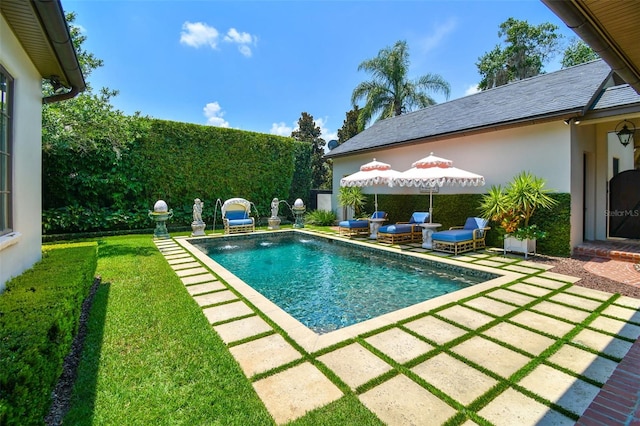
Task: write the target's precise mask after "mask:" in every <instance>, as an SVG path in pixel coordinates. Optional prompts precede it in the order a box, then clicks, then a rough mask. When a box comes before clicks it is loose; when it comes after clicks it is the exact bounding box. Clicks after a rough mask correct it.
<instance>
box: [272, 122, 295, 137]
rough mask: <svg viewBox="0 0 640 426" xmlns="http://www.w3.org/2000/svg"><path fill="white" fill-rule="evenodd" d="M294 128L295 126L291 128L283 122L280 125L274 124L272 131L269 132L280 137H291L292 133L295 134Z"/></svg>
mask: <svg viewBox="0 0 640 426" xmlns="http://www.w3.org/2000/svg"><path fill="white" fill-rule="evenodd" d="M294 128H295V126H294V127H289V126H287V125H286V124H285V123H284V122H283V121H281V122H280V123H273V124H272V125H271V130H269V133H270V134H272V135H278V136H291V132H293V129H294Z"/></svg>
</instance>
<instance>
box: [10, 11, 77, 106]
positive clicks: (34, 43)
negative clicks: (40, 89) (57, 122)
mask: <svg viewBox="0 0 640 426" xmlns="http://www.w3.org/2000/svg"><path fill="white" fill-rule="evenodd" d="M0 13H2V16H3V17H4V18H5V19H6V21H7V23H8V24H9V26H10V27H11V29H12V31H13V33H14V34H15V36H16V38H17V39H18V41H19V42H20V44H21V45H22V47H23V49H24V50H25V52H26V53H27V55H28V56H29V58H30V59H31V61H32V62H33V64H34V66H35V67H36V69H37V70H38V72H39V73H40V75H41V76H42V77H43V78H46V79H51V78H57V79H58V80H59V81H60V83H62V85H63V86H65V87H67V88H70V90H69V91H68V92H67V93H62V94H57V95H53V96H50V97H48V98H44V99H43V101H44V102H56V101H60V100H64V99H68V98H71V97H73V96H75V95H76V94H78V93H79V92H81V91H83V90H84V89H85V86H86V85H85V81H84V76H83V75H82V69H81V68H80V63H79V62H78V58H77V56H76V51H75V48H74V46H73V42H72V40H71V35H70V32H69V27H68V26H67V21H66V19H65V16H64V11H63V10H62V5H61V4H60V0H29V1H25V0H2V1H0Z"/></svg>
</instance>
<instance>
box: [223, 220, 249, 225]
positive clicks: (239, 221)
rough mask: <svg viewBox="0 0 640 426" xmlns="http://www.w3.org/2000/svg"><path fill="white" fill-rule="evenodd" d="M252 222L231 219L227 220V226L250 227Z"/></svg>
mask: <svg viewBox="0 0 640 426" xmlns="http://www.w3.org/2000/svg"><path fill="white" fill-rule="evenodd" d="M252 223H253V221H252V220H251V219H232V220H229V226H240V225H251V224H252Z"/></svg>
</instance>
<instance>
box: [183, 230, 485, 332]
mask: <svg viewBox="0 0 640 426" xmlns="http://www.w3.org/2000/svg"><path fill="white" fill-rule="evenodd" d="M191 243H192V244H193V245H194V246H195V247H197V248H198V249H199V250H201V251H203V252H204V253H206V254H207V256H209V257H210V258H211V259H213V260H214V261H215V262H217V263H218V264H220V265H221V266H223V267H224V268H225V269H227V270H228V271H230V272H231V273H233V274H234V275H235V276H237V277H238V278H240V279H241V280H242V281H244V282H245V283H246V284H248V285H249V286H251V287H252V288H253V289H255V290H256V291H258V292H259V293H261V294H262V295H263V296H265V297H266V298H268V299H269V300H271V301H272V302H273V303H275V304H276V305H277V306H279V307H280V308H281V309H283V310H284V311H285V312H287V313H288V314H289V315H291V316H292V317H294V318H296V319H297V320H298V321H300V322H301V323H302V324H304V325H305V326H306V327H308V328H309V329H311V330H312V331H314V332H315V333H317V334H324V333H328V332H331V331H334V330H337V329H340V328H343V327H347V326H349V325H352V324H356V323H360V322H362V321H366V320H369V319H371V318H375V317H378V316H380V315H384V314H386V313H388V312H392V311H396V310H398V309H402V308H405V307H407V306H411V305H415V304H417V303H420V302H423V301H425V300H429V299H432V298H435V297H438V296H441V295H443V294H447V293H451V292H454V291H457V290H460V289H463V288H466V287H469V286H472V285H474V284H477V283H479V282H483V281H486V280H489V279H492V278H495V277H496V276H497V275H492V274H489V273H486V272H481V273H480V272H478V271H475V270H472V269H467V268H463V267H454V266H452V265H450V264H442V263H439V262H431V261H428V260H425V259H424V258H420V259H418V258H413V257H411V256H407V255H402V254H396V253H390V252H385V251H381V250H378V249H375V248H367V247H362V246H357V245H354V244H351V243H349V242H345V241H341V240H336V239H329V238H323V237H318V236H312V235H308V234H304V233H298V232H279V233H260V234H250V235H244V236H232V237H223V238H212V239H196V240H191Z"/></svg>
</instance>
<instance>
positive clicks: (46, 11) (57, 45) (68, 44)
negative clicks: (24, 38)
mask: <svg viewBox="0 0 640 426" xmlns="http://www.w3.org/2000/svg"><path fill="white" fill-rule="evenodd" d="M33 5H34V11H35V13H36V14H37V15H38V17H39V19H40V22H41V23H42V26H43V28H44V30H45V34H46V36H47V39H48V40H49V43H50V44H51V46H52V47H53V50H54V52H55V55H56V57H57V58H58V62H59V63H60V66H61V67H62V69H63V72H64V74H65V78H66V81H67V82H68V83H69V86H70V87H71V90H69V91H68V92H65V93H60V94H55V95H52V96H47V97H45V98H43V99H42V102H43V103H45V104H46V103H53V102H60V101H63V100H66V99H70V98H73V97H74V96H76V95H77V94H78V93H80V92H82V91H84V90H85V88H86V83H85V81H84V76H83V75H82V68H81V67H80V62H79V61H78V57H77V55H76V50H75V48H74V46H73V40H71V33H70V31H69V27H68V26H67V20H66V18H65V16H64V11H63V10H62V5H61V4H60V0H54V1H52V0H34V1H33ZM45 77H46V76H45Z"/></svg>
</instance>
